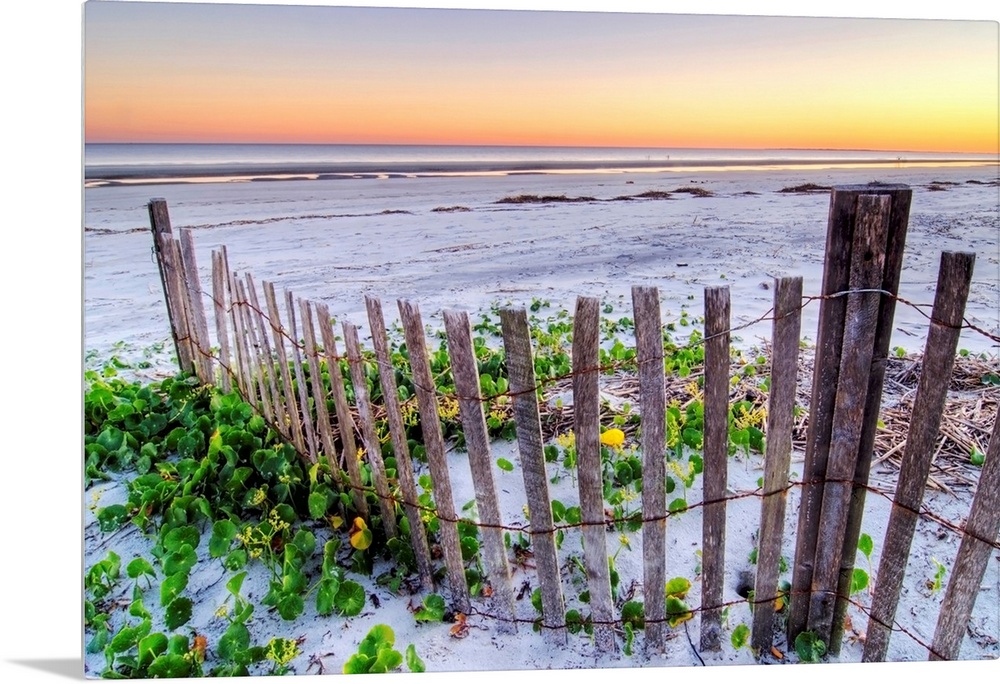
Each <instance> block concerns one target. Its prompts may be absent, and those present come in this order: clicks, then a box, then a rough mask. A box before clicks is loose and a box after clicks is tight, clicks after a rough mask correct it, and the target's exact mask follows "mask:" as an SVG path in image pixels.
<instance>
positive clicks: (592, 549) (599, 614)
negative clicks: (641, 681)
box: [572, 297, 618, 653]
mask: <svg viewBox="0 0 1000 684" xmlns="http://www.w3.org/2000/svg"><path fill="white" fill-rule="evenodd" d="M600 304H601V302H600V300H599V299H598V298H597V297H577V300H576V314H575V315H574V317H573V350H572V356H573V359H572V362H573V366H572V368H573V431H574V433H575V435H576V454H577V484H578V485H579V491H580V513H581V520H582V523H583V524H582V528H583V558H584V565H585V566H586V569H587V589H588V590H589V591H590V609H591V614H592V616H593V620H594V643H595V645H596V647H597V649H598V650H599V651H601V652H604V653H614V652H616V651H617V648H618V646H617V643H616V642H615V632H614V628H613V626H612V622H613V621H614V604H613V602H612V600H611V568H610V567H609V565H608V550H607V534H606V533H605V531H604V483H603V481H602V480H603V478H602V471H603V469H602V467H601V442H600V434H601V423H600V420H601V419H600V383H599V376H600V361H599V359H600V356H599V352H598V349H599V346H598V345H599V336H598V329H599V323H600V318H599V316H600V314H599V307H600Z"/></svg>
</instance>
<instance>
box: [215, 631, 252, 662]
mask: <svg viewBox="0 0 1000 684" xmlns="http://www.w3.org/2000/svg"><path fill="white" fill-rule="evenodd" d="M248 648H250V631H249V630H248V629H247V628H246V627H245V626H244V625H243V624H241V623H239V622H234V623H232V624H231V625H229V628H228V629H226V631H225V633H224V634H223V635H222V637H221V638H220V639H219V645H218V648H217V651H218V655H219V657H220V658H222V659H223V660H230V661H235V660H236V659H237V657H238V655H239V654H240V653H241V652H243V651H246V650H247V649H248Z"/></svg>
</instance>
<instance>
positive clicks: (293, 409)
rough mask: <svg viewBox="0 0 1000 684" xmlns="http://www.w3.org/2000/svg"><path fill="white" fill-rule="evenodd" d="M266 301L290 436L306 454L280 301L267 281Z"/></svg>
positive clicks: (301, 452) (272, 285)
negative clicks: (279, 306) (279, 308)
mask: <svg viewBox="0 0 1000 684" xmlns="http://www.w3.org/2000/svg"><path fill="white" fill-rule="evenodd" d="M262 285H263V287H264V299H265V300H266V301H267V316H268V318H269V319H270V320H271V333H272V338H273V340H274V349H275V351H276V352H277V355H278V366H279V369H280V370H279V372H280V373H281V391H282V394H284V397H285V409H286V413H287V417H288V420H289V422H290V423H291V425H290V426H289V428H290V431H289V434H290V436H291V438H292V443H293V444H294V445H295V448H296V449H298V450H299V453H300V454H304V453H306V443H305V436H304V435H303V434H302V421H301V420H300V419H299V409H298V406H297V403H296V399H295V390H294V389H293V388H292V373H291V371H289V370H288V353H287V351H286V349H285V337H286V336H287V335H286V334H285V329H284V326H283V325H282V324H281V314H280V313H279V312H278V300H277V297H276V296H275V294H274V284H273V283H271V282H270V281H267V280H265V281H264V282H263V283H262Z"/></svg>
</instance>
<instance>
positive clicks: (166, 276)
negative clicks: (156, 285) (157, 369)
mask: <svg viewBox="0 0 1000 684" xmlns="http://www.w3.org/2000/svg"><path fill="white" fill-rule="evenodd" d="M148 209H149V223H150V226H151V228H152V230H153V247H154V249H155V250H156V257H157V259H156V263H157V266H158V267H159V270H160V283H161V284H162V285H163V294H164V296H165V298H166V300H167V318H168V319H169V320H170V330H171V332H172V333H173V338H174V347H175V349H176V350H177V361H178V363H179V364H180V367H181V370H183V371H191V370H193V365H192V358H193V355H192V351H191V340H190V337H189V335H188V324H187V320H186V318H185V317H184V309H183V308H182V307H181V302H182V301H183V300H182V298H181V290H180V279H179V278H178V270H177V264H176V263H175V261H174V252H173V248H172V247H171V246H170V245H171V241H172V240H173V233H172V231H171V228H170V213H169V212H168V211H167V201H166V200H165V199H163V198H160V197H154V198H153V199H151V200H149V204H148Z"/></svg>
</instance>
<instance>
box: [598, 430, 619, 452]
mask: <svg viewBox="0 0 1000 684" xmlns="http://www.w3.org/2000/svg"><path fill="white" fill-rule="evenodd" d="M624 443H625V433H624V432H622V431H621V430H619V429H618V428H611V429H610V430H605V431H604V432H602V433H601V444H603V445H604V446H609V447H611V448H612V449H621V448H622V444H624Z"/></svg>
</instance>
